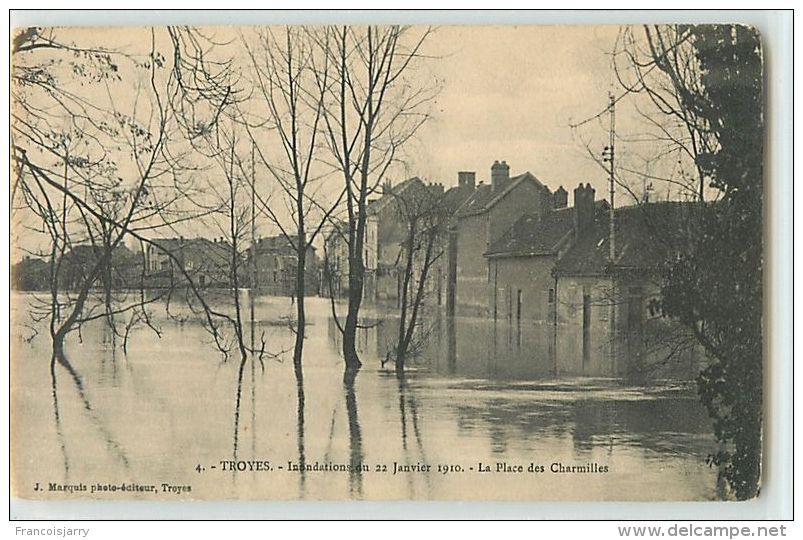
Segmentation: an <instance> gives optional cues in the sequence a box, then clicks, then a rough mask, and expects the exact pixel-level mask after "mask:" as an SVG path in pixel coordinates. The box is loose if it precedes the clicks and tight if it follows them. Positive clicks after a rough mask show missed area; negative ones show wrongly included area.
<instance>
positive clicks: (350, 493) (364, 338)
mask: <svg viewBox="0 0 803 540" xmlns="http://www.w3.org/2000/svg"><path fill="white" fill-rule="evenodd" d="M28 298H29V297H26V296H25V295H13V297H12V316H13V320H14V327H13V328H14V332H13V335H12V356H11V376H12V388H11V396H12V447H11V451H12V456H11V458H12V481H13V485H14V492H15V494H17V495H18V496H22V497H32V498H40V497H47V498H55V499H71V498H75V497H94V496H101V497H104V498H108V499H113V500H114V499H146V500H147V499H156V498H171V497H172V498H176V499H238V498H239V499H246V498H249V499H346V498H352V499H450V500H461V499H463V500H469V499H500V500H514V499H515V500H523V499H526V500H707V499H716V498H717V482H716V476H717V475H716V470H714V469H712V468H710V467H709V466H708V465H707V464H706V463H705V459H706V456H707V455H708V454H709V453H711V452H712V451H713V449H714V441H713V436H712V435H711V427H710V421H709V420H708V418H707V416H706V414H705V411H704V409H703V408H702V406H701V405H700V404H699V402H698V400H697V398H696V396H695V393H694V388H693V385H691V384H688V383H682V382H666V381H664V382H656V383H653V384H651V385H649V386H646V387H642V386H639V387H636V386H625V385H623V384H622V383H620V382H618V381H615V380H605V379H581V378H553V377H552V376H551V375H550V373H551V372H552V371H551V369H550V361H549V360H548V359H547V358H548V356H546V355H544V354H543V347H542V346H541V343H542V340H539V339H538V336H537V335H534V336H530V337H527V336H525V337H524V338H523V340H521V341H517V340H513V339H509V338H508V337H507V336H505V335H504V333H498V331H497V332H495V331H494V329H493V328H492V326H493V325H492V323H489V322H486V321H481V320H471V319H457V320H456V322H455V325H454V327H453V328H449V327H448V325H447V324H446V322H445V321H444V320H439V319H438V318H430V319H428V320H427V325H428V327H429V328H430V329H431V332H430V333H429V334H428V337H427V340H426V342H425V343H424V344H422V345H421V347H420V350H419V355H418V356H417V357H416V358H415V359H414V360H411V361H410V365H409V367H410V370H409V373H408V375H407V376H406V378H405V379H404V380H403V381H400V380H399V379H397V378H396V376H395V374H394V373H393V372H392V366H391V365H390V364H388V365H386V366H385V368H382V366H381V361H382V360H383V359H384V351H385V350H386V348H387V346H388V344H389V343H391V340H392V338H393V336H394V333H395V332H397V329H396V328H395V327H394V322H395V321H394V319H393V317H392V316H391V315H390V314H389V312H388V310H377V309H365V310H364V312H363V315H364V317H365V321H364V322H365V323H366V325H367V326H370V328H368V329H366V330H363V331H361V333H360V348H361V355H362V356H361V358H362V361H363V364H364V367H363V369H362V370H361V371H360V372H359V374H358V375H357V377H356V380H355V382H354V383H353V384H345V383H344V380H343V362H342V359H341V355H340V351H339V334H338V331H337V328H336V325H335V324H334V322H333V320H332V317H331V310H330V306H329V303H328V301H327V300H326V299H322V298H309V299H307V304H308V320H309V326H308V328H307V339H306V341H305V356H304V384H303V388H299V387H298V386H297V385H296V380H295V377H294V374H293V366H292V360H291V354H290V353H287V354H280V355H278V356H276V357H269V358H265V359H264V360H263V362H262V364H260V362H250V361H249V362H248V363H247V364H245V368H244V370H243V376H242V381H241V384H239V385H238V381H239V374H240V363H239V357H234V358H231V359H229V360H227V361H224V360H223V358H222V356H221V354H220V353H219V352H218V351H217V350H216V349H215V347H214V345H213V344H212V343H211V337H210V335H209V334H208V332H206V331H205V330H204V329H203V327H202V326H201V325H200V324H199V323H198V322H197V321H192V320H188V321H185V322H183V323H179V322H177V321H173V320H170V319H168V318H166V317H164V316H159V310H158V309H156V308H154V309H153V311H154V314H155V316H156V320H157V323H158V326H159V327H160V329H161V337H159V336H157V335H155V334H154V333H153V332H152V331H150V330H148V329H146V328H140V329H136V330H134V331H133V333H132V337H131V341H130V343H129V347H128V354H123V352H122V350H121V349H120V348H119V347H117V348H114V347H113V346H112V344H111V340H110V336H109V332H108V330H106V329H105V328H104V327H103V325H102V324H93V325H88V326H86V327H85V328H84V329H83V330H82V332H81V335H80V336H79V335H78V334H77V333H73V334H72V335H71V336H70V338H69V339H68V347H67V354H68V356H69V360H70V362H71V363H72V365H73V366H74V368H75V374H74V376H73V374H70V373H69V372H68V371H67V370H66V369H64V368H63V367H61V366H57V368H56V378H55V385H54V383H53V379H52V378H51V375H50V343H49V341H48V337H47V332H46V330H45V329H44V327H43V328H41V329H40V334H39V336H38V337H37V338H35V339H33V340H32V341H31V342H30V343H28V342H26V341H25V340H24V338H25V337H28V336H30V334H31V330H30V329H28V328H26V327H25V326H23V324H24V323H26V322H27V309H26V302H27V301H28ZM293 309H294V306H292V305H291V301H290V299H288V298H276V297H259V298H257V300H256V320H257V323H256V328H255V334H256V336H257V340H258V341H259V339H260V336H263V335H264V338H265V341H266V344H267V350H268V351H269V352H273V353H276V352H279V351H283V350H289V349H290V348H291V346H292V343H293V339H294V336H293V333H292V330H291V329H290V328H289V327H288V324H287V320H288V317H291V316H292V313H293ZM248 331H249V330H248V329H247V330H246V332H248ZM263 332H264V334H263ZM495 333H496V340H494V334H495ZM494 343H495V344H494ZM118 344H119V343H118ZM238 386H239V392H238ZM54 390H55V392H54ZM54 395H55V399H54ZM238 403H239V408H238V407H237V404H238ZM232 461H233V462H235V464H234V468H235V469H237V468H244V469H245V470H241V471H238V470H235V471H230V470H226V469H228V468H231V467H232V465H231V463H230V462H232ZM299 465H300V467H299ZM305 465H306V466H309V469H310V470H306V471H303V470H304V469H305V468H306V467H305ZM347 465H357V466H347ZM362 466H364V468H363V467H362ZM519 466H521V469H522V472H516V471H517V470H518V467H519ZM486 467H488V468H489V469H490V470H489V471H488V472H485V469H486ZM571 467H584V469H583V470H586V471H596V472H577V470H575V472H565V470H566V469H569V470H571ZM294 468H300V469H302V471H298V470H293V469H294ZM320 469H337V470H320ZM341 469H342V470H341ZM439 469H440V470H439ZM528 469H529V470H528ZM603 469H604V470H606V471H607V472H602V471H603ZM402 471H403V472H402ZM561 471H563V472H561ZM394 473H395V474H394ZM37 483H38V489H39V491H36V489H37ZM51 483H54V484H60V485H64V486H77V487H74V488H71V489H73V492H72V493H70V492H69V491H68V492H64V491H51V490H50V487H51V486H50V484H51ZM82 485H83V486H84V488H85V489H86V491H83V490H82V489H81V487H80V486H82ZM121 485H122V486H123V488H124V491H121V490H119V489H118V490H117V491H114V492H112V491H108V490H110V489H112V486H118V487H119V486H121ZM137 486H139V487H137ZM143 486H144V487H143ZM150 486H153V487H154V488H155V491H139V489H140V488H141V489H148V488H149V487H150ZM93 488H95V490H96V492H95V494H92V493H91V491H92V489H93ZM187 488H189V489H187ZM68 489H70V488H68ZM98 489H100V491H98ZM131 489H133V490H135V491H131ZM79 490H80V491H79Z"/></svg>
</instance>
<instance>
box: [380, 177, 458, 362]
mask: <svg viewBox="0 0 803 540" xmlns="http://www.w3.org/2000/svg"><path fill="white" fill-rule="evenodd" d="M387 196H390V197H393V202H394V204H395V207H396V212H397V214H398V218H399V221H400V223H401V224H402V227H403V230H404V235H403V241H402V243H401V246H400V250H399V254H398V260H397V263H398V262H401V261H402V260H403V261H404V262H403V264H401V287H400V290H399V331H398V339H397V340H396V346H395V348H394V349H395V350H394V353H395V366H396V374H397V375H399V376H403V374H404V366H405V360H406V359H407V357H408V356H409V355H410V354H411V353H414V352H415V351H416V350H417V349H418V346H417V345H419V344H420V343H421V342H422V340H425V339H426V337H427V332H426V329H424V328H422V327H421V324H422V321H421V319H420V318H419V316H420V313H421V311H422V309H424V307H425V306H424V303H425V299H426V296H427V293H428V292H429V290H428V286H429V285H431V281H430V279H429V278H430V270H431V269H432V268H433V266H434V265H435V264H436V263H437V261H438V260H439V259H440V258H441V257H442V256H443V254H444V246H445V243H444V242H445V234H446V226H447V224H448V220H449V217H450V213H449V212H448V209H447V206H446V204H445V201H444V195H443V190H442V189H440V186H437V185H430V186H421V188H420V189H408V190H405V191H404V192H403V193H395V192H393V191H392V189H391V192H390V193H389V194H387ZM397 266H399V265H398V264H397Z"/></svg>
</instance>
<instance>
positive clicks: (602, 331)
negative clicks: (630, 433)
mask: <svg viewBox="0 0 803 540" xmlns="http://www.w3.org/2000/svg"><path fill="white" fill-rule="evenodd" d="M414 192H420V193H425V194H428V196H429V197H439V198H440V200H441V201H443V205H442V209H443V211H444V212H446V213H447V214H448V220H446V222H445V226H444V227H443V229H442V231H441V237H440V239H439V245H438V249H439V250H441V251H442V253H443V256H442V257H441V258H440V259H439V260H438V261H437V263H436V264H435V265H434V266H433V268H432V269H431V271H430V273H429V276H428V278H427V279H428V280H429V283H428V284H427V290H428V291H429V294H428V297H427V298H428V300H427V301H428V303H429V305H430V306H436V305H437V306H442V307H443V309H444V310H445V313H446V315H447V316H449V317H455V316H456V317H470V318H471V317H473V318H479V319H483V320H487V321H488V322H489V323H492V324H494V325H501V326H504V327H506V328H507V330H508V333H507V335H518V336H519V338H518V339H516V340H513V343H521V342H522V340H521V337H520V336H521V335H522V334H527V333H533V334H537V335H540V336H543V335H547V336H549V338H548V339H549V340H550V341H551V343H549V344H548V345H549V347H548V348H549V350H550V351H551V352H550V354H551V355H552V356H553V358H554V364H555V368H554V371H555V372H556V373H558V374H578V375H593V376H626V375H633V374H634V373H639V372H644V371H648V370H651V369H657V368H659V367H662V366H664V367H665V366H666V365H670V364H672V363H677V362H678V358H677V357H678V355H679V352H678V351H682V355H684V356H683V359H682V365H683V366H684V368H689V371H693V370H694V369H696V365H697V363H698V362H699V361H700V359H699V351H697V350H696V349H695V348H694V347H693V346H689V343H690V341H689V340H688V339H686V336H684V335H683V332H682V329H681V328H679V327H677V326H676V325H673V324H672V323H670V322H668V321H667V320H666V319H664V318H662V317H660V314H659V313H658V312H657V310H656V309H655V301H656V300H657V299H658V298H659V293H660V286H661V279H662V276H663V269H664V267H665V266H666V264H667V263H668V262H669V261H671V260H672V258H673V257H676V256H678V253H679V249H681V248H680V247H679V245H678V243H677V242H675V241H674V240H676V239H677V237H678V236H679V235H678V231H680V230H682V228H683V224H684V223H686V222H687V221H688V218H689V215H690V213H692V212H694V211H696V207H695V204H694V203H675V202H662V203H643V204H636V205H633V206H628V207H621V208H616V209H615V212H614V218H613V219H614V227H611V225H610V220H611V211H610V210H611V209H610V205H609V204H608V202H607V201H605V200H601V199H598V198H597V196H596V192H595V190H594V188H593V187H592V186H591V185H590V184H587V183H586V184H582V183H581V184H579V185H578V186H577V187H576V188H575V189H574V190H573V193H572V202H573V205H572V206H569V205H568V202H569V193H568V192H567V191H566V190H565V189H564V188H563V187H562V186H561V187H559V188H558V189H557V190H555V191H554V192H552V191H551V190H550V189H549V188H548V187H547V186H546V184H545V183H543V182H542V181H541V180H539V179H538V178H537V177H536V176H535V175H533V174H532V173H530V172H524V173H521V174H518V175H515V176H512V175H511V174H510V166H509V165H508V164H507V163H506V162H505V161H496V162H494V164H493V165H492V166H491V169H490V181H488V182H483V181H480V182H479V183H478V182H477V179H476V173H475V172H468V171H464V172H459V173H458V184H457V186H455V187H452V188H450V189H448V190H444V188H443V186H441V185H438V184H429V185H427V184H425V183H424V182H423V181H421V180H420V179H419V178H412V179H409V180H407V181H405V182H402V183H400V184H398V185H397V186H390V185H386V186H383V190H382V195H381V197H379V198H378V199H376V200H374V201H371V202H370V203H369V205H368V209H367V213H368V216H367V220H366V221H367V225H366V234H365V241H364V244H365V253H364V261H365V267H366V277H365V284H364V291H363V294H364V297H363V300H364V301H365V302H367V303H372V302H377V303H394V302H395V303H398V302H399V290H400V269H401V261H403V260H404V248H405V246H404V240H405V238H406V236H405V233H406V225H407V223H406V220H405V218H404V212H402V211H401V210H400V207H399V205H400V204H403V203H404V201H405V200H411V197H410V194H411V193H414ZM612 231H613V240H614V242H613V244H614V249H613V250H611V235H612ZM325 250H326V254H327V255H326V259H327V261H328V263H327V268H329V270H330V273H331V275H330V276H329V282H330V283H332V284H334V285H333V291H334V292H335V293H341V294H343V293H345V291H346V290H347V286H348V284H347V275H348V250H347V247H346V245H345V242H344V239H343V236H342V234H340V233H339V232H338V231H332V232H331V233H330V234H329V235H328V236H327V239H326V248H325ZM458 339H459V338H458ZM681 345H682V346H681ZM673 355H674V358H671V357H672V356H673ZM689 366H691V367H689Z"/></svg>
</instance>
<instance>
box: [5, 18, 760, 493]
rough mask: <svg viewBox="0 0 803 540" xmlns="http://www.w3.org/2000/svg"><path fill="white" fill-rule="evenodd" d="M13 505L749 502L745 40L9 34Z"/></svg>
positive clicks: (345, 33) (753, 382)
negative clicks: (18, 502)
mask: <svg viewBox="0 0 803 540" xmlns="http://www.w3.org/2000/svg"><path fill="white" fill-rule="evenodd" d="M11 52H12V60H11V61H12V69H11V73H10V77H11V86H10V87H11V125H10V129H11V149H10V151H11V164H12V170H11V178H10V194H11V201H12V208H11V238H10V243H11V264H12V267H11V277H12V279H11V289H12V290H11V358H10V376H11V380H10V392H11V411H10V414H11V425H10V429H11V433H10V435H11V475H10V476H11V484H12V485H11V490H12V495H13V496H15V497H18V498H22V499H34V500H80V499H94V500H111V501H120V500H126V501H128V500H132V501H133V500H205V501H223V500H231V499H240V500H423V501H427V500H484V501H491V500H493V501H508V500H516V501H624V500H638V501H665V500H673V501H675V500H677V501H701V500H744V499H750V498H753V497H755V496H756V495H757V494H758V493H759V490H760V487H761V478H762V471H761V456H762V426H763V418H762V388H763V383H762V380H763V362H762V358H763V356H762V344H763V335H762V290H763V288H762V284H763V279H762V274H763V270H762V265H763V258H762V246H763V241H762V240H763V239H762V230H763V227H762V197H763V196H762V193H763V185H764V183H763V169H762V163H763V141H764V116H763V110H764V96H765V88H764V86H763V81H764V77H763V75H764V73H763V50H762V44H761V39H760V36H759V34H758V33H757V32H756V31H755V30H754V29H753V28H750V27H747V26H741V25H723V24H716V25H713V24H712V25H671V24H667V25H630V26H615V25H597V26H593V25H586V26H537V25H521V26H499V25H497V26H493V25H488V26H481V25H475V26H468V25H464V26H438V27H427V26H416V25H413V26H358V25H353V26H326V25H317V26H220V27H185V26H181V27H179V26H175V27H171V26H163V27H125V28H121V27H115V28H89V27H85V28H77V27H56V28H47V27H24V28H16V29H14V30H13V31H12V43H11Z"/></svg>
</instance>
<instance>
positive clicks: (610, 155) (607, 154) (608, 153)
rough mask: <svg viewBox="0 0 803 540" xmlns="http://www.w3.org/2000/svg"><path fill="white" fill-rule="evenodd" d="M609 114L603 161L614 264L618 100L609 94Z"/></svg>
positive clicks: (610, 258) (609, 241) (609, 234)
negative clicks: (606, 165)
mask: <svg viewBox="0 0 803 540" xmlns="http://www.w3.org/2000/svg"><path fill="white" fill-rule="evenodd" d="M608 114H609V116H610V119H611V127H610V141H609V142H608V146H606V147H605V149H604V150H603V151H602V161H605V162H607V163H608V164H609V167H608V176H609V181H610V198H611V201H610V202H611V207H610V213H611V215H610V220H609V232H608V247H609V251H608V260H609V262H611V263H613V261H614V259H615V258H616V230H615V227H614V221H613V214H614V206H615V205H614V195H615V193H616V190H615V188H616V184H615V180H614V160H615V158H616V150H615V140H616V99H615V98H614V96H613V94H612V93H610V94H608Z"/></svg>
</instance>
